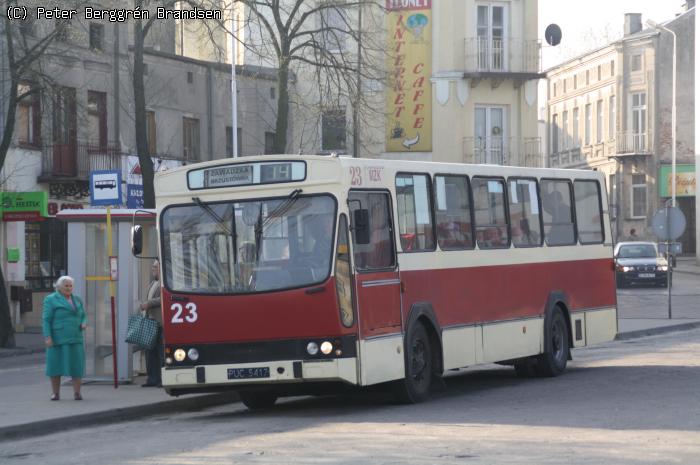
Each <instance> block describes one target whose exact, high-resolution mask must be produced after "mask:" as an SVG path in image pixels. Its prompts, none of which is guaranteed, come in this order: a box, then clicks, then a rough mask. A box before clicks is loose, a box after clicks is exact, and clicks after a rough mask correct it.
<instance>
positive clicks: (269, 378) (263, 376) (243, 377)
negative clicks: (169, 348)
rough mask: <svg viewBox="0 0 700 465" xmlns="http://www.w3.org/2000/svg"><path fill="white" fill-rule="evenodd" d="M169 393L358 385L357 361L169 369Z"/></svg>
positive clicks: (166, 382) (165, 370)
mask: <svg viewBox="0 0 700 465" xmlns="http://www.w3.org/2000/svg"><path fill="white" fill-rule="evenodd" d="M162 375H163V376H162V378H163V387H164V388H165V389H166V390H172V389H181V388H185V389H187V388H194V389H197V388H204V387H211V386H220V387H236V386H251V385H265V384H270V385H274V384H283V383H302V382H307V381H313V382H319V381H340V382H343V383H346V384H351V385H356V384H358V380H357V358H354V357H353V358H337V359H325V360H296V361H295V360H280V361H272V362H270V361H268V362H255V363H234V364H219V365H197V366H191V367H166V368H163V370H162Z"/></svg>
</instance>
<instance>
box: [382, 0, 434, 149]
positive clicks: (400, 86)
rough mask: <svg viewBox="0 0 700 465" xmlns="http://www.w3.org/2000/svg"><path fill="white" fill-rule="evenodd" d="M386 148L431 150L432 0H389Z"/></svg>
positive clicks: (387, 2)
mask: <svg viewBox="0 0 700 465" xmlns="http://www.w3.org/2000/svg"><path fill="white" fill-rule="evenodd" d="M386 8H387V37H388V39H387V40H388V50H389V52H390V53H389V63H388V69H389V85H388V89H387V97H386V105H387V128H386V131H387V134H386V150H387V152H430V151H432V147H433V124H432V105H431V104H432V88H431V84H430V76H431V73H432V21H433V19H432V12H431V8H432V0H387V1H386Z"/></svg>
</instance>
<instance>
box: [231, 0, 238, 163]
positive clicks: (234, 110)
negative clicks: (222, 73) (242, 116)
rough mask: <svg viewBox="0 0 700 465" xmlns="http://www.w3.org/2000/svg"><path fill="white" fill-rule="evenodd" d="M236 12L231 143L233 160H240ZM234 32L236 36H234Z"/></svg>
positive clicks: (232, 17) (233, 26) (232, 73)
mask: <svg viewBox="0 0 700 465" xmlns="http://www.w3.org/2000/svg"><path fill="white" fill-rule="evenodd" d="M235 18H236V11H235V9H233V8H232V9H231V139H232V140H231V143H232V144H233V147H232V149H233V150H232V153H233V158H238V101H237V97H238V96H237V87H236V55H237V53H238V47H237V44H236V42H237V41H238V39H237V37H236V35H237V33H238V30H237V29H236V20H235ZM234 31H235V32H236V34H234Z"/></svg>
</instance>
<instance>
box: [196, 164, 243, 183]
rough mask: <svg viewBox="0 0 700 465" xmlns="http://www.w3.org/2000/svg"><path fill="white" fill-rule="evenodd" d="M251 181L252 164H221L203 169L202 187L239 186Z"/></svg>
mask: <svg viewBox="0 0 700 465" xmlns="http://www.w3.org/2000/svg"><path fill="white" fill-rule="evenodd" d="M252 183H253V166H252V165H239V166H223V167H221V168H210V169H208V170H205V171H204V187H226V186H241V185H245V184H252Z"/></svg>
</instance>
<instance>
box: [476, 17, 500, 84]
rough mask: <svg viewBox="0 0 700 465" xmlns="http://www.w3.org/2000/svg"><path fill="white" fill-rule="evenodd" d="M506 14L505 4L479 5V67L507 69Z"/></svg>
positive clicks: (492, 69) (495, 69)
mask: <svg viewBox="0 0 700 465" xmlns="http://www.w3.org/2000/svg"><path fill="white" fill-rule="evenodd" d="M506 16H507V10H506V7H505V6H504V5H497V4H493V5H477V7H476V17H477V24H476V36H477V44H476V46H477V50H478V52H477V53H478V57H477V60H478V68H479V69H480V70H489V71H503V70H505V69H506V64H507V63H506V48H505V43H507V37H506V31H507V28H506V23H507V21H506V19H507V18H506Z"/></svg>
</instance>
